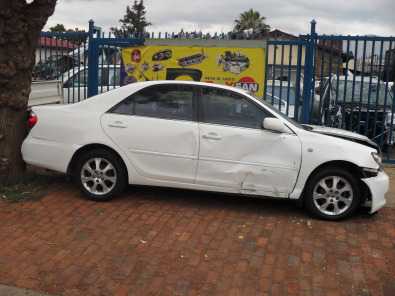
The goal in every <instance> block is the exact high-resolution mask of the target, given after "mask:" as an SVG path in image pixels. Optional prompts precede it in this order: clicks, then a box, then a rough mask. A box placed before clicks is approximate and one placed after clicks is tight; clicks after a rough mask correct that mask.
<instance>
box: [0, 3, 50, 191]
mask: <svg viewBox="0 0 395 296" xmlns="http://www.w3.org/2000/svg"><path fill="white" fill-rule="evenodd" d="M55 5H56V0H34V1H30V3H26V0H0V186H1V185H5V184H9V183H12V182H15V181H17V180H18V178H19V177H20V176H21V175H22V174H23V172H24V168H25V165H24V163H23V160H22V157H21V152H20V148H21V145H22V142H23V139H24V137H25V135H26V127H27V126H26V111H27V103H28V99H29V94H30V88H31V81H32V70H33V66H34V63H35V50H36V47H37V45H38V40H39V37H40V32H41V30H42V28H43V27H44V25H45V23H46V22H47V19H48V17H49V16H51V15H52V14H53V12H54V9H55Z"/></svg>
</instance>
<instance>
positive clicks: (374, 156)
mask: <svg viewBox="0 0 395 296" xmlns="http://www.w3.org/2000/svg"><path fill="white" fill-rule="evenodd" d="M372 157H373V159H374V161H375V162H376V163H377V164H378V165H379V168H380V170H381V169H382V168H383V160H382V159H381V156H380V155H379V154H378V153H377V152H372Z"/></svg>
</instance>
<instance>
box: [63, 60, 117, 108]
mask: <svg viewBox="0 0 395 296" xmlns="http://www.w3.org/2000/svg"><path fill="white" fill-rule="evenodd" d="M120 76H121V66H120V65H100V66H99V76H98V81H99V83H98V93H99V94H100V93H104V92H107V91H110V90H112V89H115V88H118V87H119V86H120ZM60 79H61V80H62V81H63V97H64V103H65V104H68V103H76V102H79V101H81V100H84V99H86V98H87V92H88V67H87V66H86V67H84V66H82V67H78V68H73V69H71V70H69V71H68V72H66V73H64V74H63V75H62V77H61V78H60Z"/></svg>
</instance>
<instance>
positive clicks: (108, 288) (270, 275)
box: [0, 183, 395, 296]
mask: <svg viewBox="0 0 395 296" xmlns="http://www.w3.org/2000/svg"><path fill="white" fill-rule="evenodd" d="M60 187H61V189H59V188H60ZM59 188H58V189H56V188H55V189H54V191H53V192H51V193H49V194H48V195H47V196H46V197H44V198H43V199H41V200H39V201H34V202H31V201H28V202H21V203H12V204H11V203H6V202H0V219H1V221H2V223H0V250H1V251H0V283H2V284H7V285H14V286H18V287H21V288H29V289H33V290H37V291H44V292H47V293H50V294H54V295H86V296H91V295H92V296H93V295H94V296H96V295H125V296H126V295H127V296H129V295H243V296H244V295H248V296H249V295H304V296H305V295H314V296H319V295H358V296H365V295H375V296H376V295H391V296H392V295H395V294H394V292H393V291H395V288H394V287H395V209H394V208H385V209H383V210H382V211H380V213H379V214H377V215H375V216H374V217H368V216H366V215H365V214H362V213H360V214H357V215H356V216H355V217H353V218H351V219H349V220H346V221H343V222H341V223H331V222H323V221H318V220H312V219H310V218H309V217H308V216H306V215H305V213H304V212H302V211H300V210H299V209H297V208H295V207H294V206H293V205H292V204H291V203H284V202H281V201H273V200H260V199H250V198H248V199H246V198H242V197H230V196H226V195H219V194H210V193H204V192H192V191H183V190H170V189H154V188H131V189H129V190H128V192H126V193H125V194H124V195H123V196H121V197H119V198H117V199H115V200H113V201H111V202H109V203H95V202H91V201H88V200H85V199H83V198H81V195H80V193H79V192H78V191H77V190H76V189H75V188H74V187H73V186H72V185H71V184H68V183H63V184H59ZM391 194H393V193H391Z"/></svg>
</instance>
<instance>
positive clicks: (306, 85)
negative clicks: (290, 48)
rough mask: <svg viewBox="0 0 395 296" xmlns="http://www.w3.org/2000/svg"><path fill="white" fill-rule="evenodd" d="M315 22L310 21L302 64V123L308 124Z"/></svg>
mask: <svg viewBox="0 0 395 296" xmlns="http://www.w3.org/2000/svg"><path fill="white" fill-rule="evenodd" d="M316 24H317V22H316V21H315V20H312V21H311V28H310V34H309V35H307V40H306V41H307V43H306V53H305V62H304V79H303V105H302V116H303V117H302V121H303V123H310V115H311V114H310V112H311V99H312V95H313V89H314V85H313V76H314V71H313V69H314V56H315V52H314V51H315V41H316V39H317V33H316Z"/></svg>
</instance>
